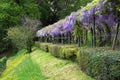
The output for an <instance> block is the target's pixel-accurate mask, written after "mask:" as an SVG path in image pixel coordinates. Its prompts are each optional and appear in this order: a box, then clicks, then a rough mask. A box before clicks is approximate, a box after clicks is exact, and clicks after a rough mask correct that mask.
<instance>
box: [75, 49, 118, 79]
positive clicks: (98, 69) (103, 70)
mask: <svg viewBox="0 0 120 80" xmlns="http://www.w3.org/2000/svg"><path fill="white" fill-rule="evenodd" d="M77 60H78V63H79V65H80V68H81V70H82V71H84V72H85V73H86V74H88V75H89V76H91V77H93V78H95V79H96V80H118V79H120V53H119V51H112V50H105V49H97V48H96V49H92V48H91V49H90V48H81V49H80V50H79V51H78V56H77Z"/></svg>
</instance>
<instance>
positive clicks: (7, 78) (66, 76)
mask: <svg viewBox="0 0 120 80" xmlns="http://www.w3.org/2000/svg"><path fill="white" fill-rule="evenodd" d="M26 53H27V51H26V50H21V51H20V52H19V53H17V55H16V56H13V57H11V58H9V59H8V61H7V68H6V70H5V71H4V72H3V74H2V76H1V77H0V80H94V79H92V78H90V77H89V76H87V75H86V74H84V73H83V72H82V71H81V70H80V68H79V67H78V65H77V64H76V63H74V62H71V61H69V60H62V59H58V58H55V57H53V56H52V55H51V54H50V53H46V52H43V51H41V50H39V49H38V48H33V52H32V53H31V54H26ZM43 75H44V76H43Z"/></svg>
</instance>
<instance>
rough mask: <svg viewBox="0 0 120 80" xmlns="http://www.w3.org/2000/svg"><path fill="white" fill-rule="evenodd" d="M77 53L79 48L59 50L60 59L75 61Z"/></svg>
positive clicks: (63, 47)
mask: <svg viewBox="0 0 120 80" xmlns="http://www.w3.org/2000/svg"><path fill="white" fill-rule="evenodd" d="M76 53H77V47H71V46H62V47H61V48H60V50H59V55H60V58H63V59H70V60H75V59H76Z"/></svg>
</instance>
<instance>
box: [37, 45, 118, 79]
mask: <svg viewBox="0 0 120 80" xmlns="http://www.w3.org/2000/svg"><path fill="white" fill-rule="evenodd" d="M36 45H39V48H40V49H41V50H43V51H46V52H50V53H51V54H52V55H53V56H55V57H59V58H63V59H70V60H77V62H78V65H79V66H80V68H81V70H82V71H84V72H85V73H86V74H88V75H89V76H91V77H93V78H95V79H96V80H120V51H112V50H110V49H106V48H87V47H82V48H79V49H78V48H77V46H76V45H60V44H51V43H39V44H38V43H36Z"/></svg>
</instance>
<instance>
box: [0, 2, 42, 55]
mask: <svg viewBox="0 0 120 80" xmlns="http://www.w3.org/2000/svg"><path fill="white" fill-rule="evenodd" d="M24 15H26V16H27V17H30V18H32V19H40V11H39V9H38V5H37V4H35V1H34V0H29V1H28V0H0V53H1V52H3V51H4V50H6V49H8V48H9V46H10V43H9V41H8V40H7V39H6V38H5V37H6V36H7V29H8V28H10V27H14V26H16V25H21V22H22V21H21V19H22V18H23V16H24Z"/></svg>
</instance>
